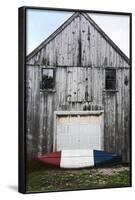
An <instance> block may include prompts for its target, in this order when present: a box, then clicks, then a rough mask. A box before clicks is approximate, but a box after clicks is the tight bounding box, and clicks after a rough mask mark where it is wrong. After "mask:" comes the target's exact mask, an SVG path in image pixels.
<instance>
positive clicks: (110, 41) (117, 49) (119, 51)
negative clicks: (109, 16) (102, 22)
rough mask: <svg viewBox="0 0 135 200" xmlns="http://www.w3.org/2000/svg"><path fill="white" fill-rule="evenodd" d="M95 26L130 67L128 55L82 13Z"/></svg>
mask: <svg viewBox="0 0 135 200" xmlns="http://www.w3.org/2000/svg"><path fill="white" fill-rule="evenodd" d="M81 14H82V15H83V16H84V17H85V18H86V19H87V20H88V21H89V22H90V23H91V24H92V25H93V26H94V28H95V29H96V30H97V31H98V32H100V33H101V35H102V36H103V37H104V39H105V40H106V41H107V42H109V44H110V45H111V46H112V47H113V48H114V49H115V50H116V51H117V52H118V53H119V54H120V55H121V57H123V58H124V60H125V61H126V62H127V63H128V64H129V65H130V59H129V58H128V57H127V56H126V54H125V53H124V52H123V51H122V50H121V49H120V48H119V47H118V46H117V45H116V44H115V43H114V42H113V41H112V40H111V38H110V37H109V36H108V35H107V34H106V33H105V32H104V31H103V30H102V29H101V28H100V27H99V26H98V25H97V24H96V22H95V21H94V20H93V19H92V18H91V17H90V16H89V15H88V14H87V13H81Z"/></svg>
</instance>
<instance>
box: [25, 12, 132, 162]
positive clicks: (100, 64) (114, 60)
mask: <svg viewBox="0 0 135 200" xmlns="http://www.w3.org/2000/svg"><path fill="white" fill-rule="evenodd" d="M28 58H29V56H28ZM42 66H47V67H51V66H53V67H56V73H55V74H56V77H55V92H52V93H51V92H48V93H46V92H44V91H42V90H40V81H41V68H42ZM26 67H27V72H26V73H27V144H28V145H27V150H28V154H29V155H30V157H31V156H32V157H34V156H36V155H37V154H42V153H45V152H49V151H52V149H53V117H54V111H60V110H85V109H86V108H87V109H89V110H94V109H101V107H102V108H103V109H104V149H105V150H107V151H112V152H115V153H119V154H121V155H122V157H123V161H124V162H129V160H130V65H129V64H128V62H127V60H126V59H125V58H123V57H122V55H121V54H120V53H119V50H118V51H117V49H116V48H114V46H112V45H111V43H109V42H108V40H107V39H106V38H105V37H104V36H103V34H102V33H100V32H99V31H98V30H97V29H96V26H94V25H93V24H92V23H90V22H89V20H88V19H87V17H85V16H84V15H81V14H79V15H76V16H75V17H74V18H73V19H72V20H71V21H70V23H69V24H68V25H67V26H65V27H64V28H63V29H62V30H61V31H59V34H55V36H54V37H52V39H51V40H49V42H47V43H46V44H45V45H43V46H42V48H39V50H38V51H37V52H36V54H33V56H32V57H30V59H27V66H26ZM106 67H111V68H115V69H116V88H117V91H115V92H110V91H105V90H104V89H105V68H106Z"/></svg>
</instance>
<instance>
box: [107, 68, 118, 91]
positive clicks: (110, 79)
mask: <svg viewBox="0 0 135 200" xmlns="http://www.w3.org/2000/svg"><path fill="white" fill-rule="evenodd" d="M106 89H110V90H115V89H116V70H115V69H106Z"/></svg>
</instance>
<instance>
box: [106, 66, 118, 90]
mask: <svg viewBox="0 0 135 200" xmlns="http://www.w3.org/2000/svg"><path fill="white" fill-rule="evenodd" d="M107 71H114V72H115V78H114V79H113V78H111V79H110V80H108V81H113V82H114V84H115V85H114V87H110V88H109V87H107V77H106V76H107V74H106V73H107ZM116 77H117V75H116V68H110V67H107V68H105V91H114V92H116V91H117V88H116ZM112 84H113V83H112Z"/></svg>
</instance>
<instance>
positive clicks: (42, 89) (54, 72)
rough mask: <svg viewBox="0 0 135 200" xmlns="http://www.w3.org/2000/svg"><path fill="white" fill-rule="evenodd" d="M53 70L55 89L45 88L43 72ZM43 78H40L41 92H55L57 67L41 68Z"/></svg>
mask: <svg viewBox="0 0 135 200" xmlns="http://www.w3.org/2000/svg"><path fill="white" fill-rule="evenodd" d="M44 69H45V70H53V84H54V86H53V88H43V70H44ZM40 74H41V78H40V91H44V92H55V77H56V67H52V66H51V67H49V66H48V67H47V66H41V73H40Z"/></svg>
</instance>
